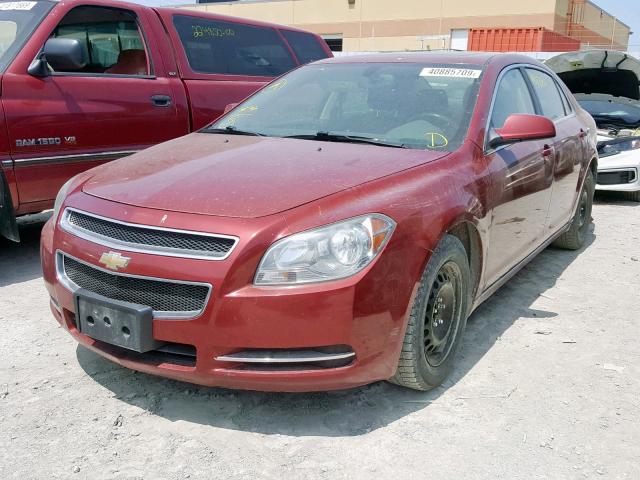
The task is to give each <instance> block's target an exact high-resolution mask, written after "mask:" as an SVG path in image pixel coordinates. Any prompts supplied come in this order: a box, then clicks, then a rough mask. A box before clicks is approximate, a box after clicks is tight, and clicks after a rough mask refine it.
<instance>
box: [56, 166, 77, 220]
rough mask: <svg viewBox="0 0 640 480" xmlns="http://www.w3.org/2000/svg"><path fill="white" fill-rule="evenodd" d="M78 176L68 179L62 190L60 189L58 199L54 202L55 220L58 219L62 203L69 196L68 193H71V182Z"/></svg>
mask: <svg viewBox="0 0 640 480" xmlns="http://www.w3.org/2000/svg"><path fill="white" fill-rule="evenodd" d="M75 178H76V177H72V178H70V179H69V180H67V181H66V182H65V183H64V185H62V187H60V190H58V195H56V201H55V203H54V204H53V222H54V223H55V222H57V221H58V214H59V213H60V208H61V207H62V203H63V202H64V200H65V199H66V198H67V194H68V193H69V187H71V183H72V182H73V181H74V180H75Z"/></svg>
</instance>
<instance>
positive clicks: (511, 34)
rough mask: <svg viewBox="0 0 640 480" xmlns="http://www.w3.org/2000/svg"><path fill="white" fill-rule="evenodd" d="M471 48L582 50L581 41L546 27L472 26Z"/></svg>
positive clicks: (471, 49)
mask: <svg viewBox="0 0 640 480" xmlns="http://www.w3.org/2000/svg"><path fill="white" fill-rule="evenodd" d="M469 50H470V51H478V52H567V51H573V50H580V41H579V40H576V39H574V38H571V37H567V36H565V35H561V34H559V33H557V32H553V31H551V30H547V29H546V28H544V27H532V28H472V29H471V30H470V31H469Z"/></svg>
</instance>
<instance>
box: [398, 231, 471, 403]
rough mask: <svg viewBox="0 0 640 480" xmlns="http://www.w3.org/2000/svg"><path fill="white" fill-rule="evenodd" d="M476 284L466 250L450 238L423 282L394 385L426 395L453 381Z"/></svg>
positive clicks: (433, 257) (444, 241) (435, 255)
mask: <svg viewBox="0 0 640 480" xmlns="http://www.w3.org/2000/svg"><path fill="white" fill-rule="evenodd" d="M470 278H471V274H470V271H469V260H468V257H467V252H466V251H465V248H464V246H463V245H462V243H461V242H460V240H458V239H457V238H456V237H454V236H451V235H446V236H445V237H444V238H443V239H442V241H441V242H440V243H439V244H438V246H437V248H436V249H435V251H434V252H433V254H432V255H431V259H430V260H429V263H428V264H427V267H426V269H425V271H424V273H423V274H422V278H421V279H420V287H419V289H418V293H417V294H416V298H415V300H414V302H413V305H412V307H411V313H410V315H409V321H408V323H407V330H406V333H405V336H404V340H403V344H402V351H401V352H400V359H399V360H398V367H397V370H396V373H395V375H394V376H393V377H392V378H391V379H389V381H390V382H392V383H395V384H397V385H401V386H404V387H408V388H412V389H414V390H422V391H424V390H429V389H431V388H434V387H437V386H438V385H440V384H441V383H442V382H443V381H444V379H445V378H446V377H447V375H449V373H450V372H451V369H452V368H453V364H454V360H455V357H456V353H457V351H458V349H459V347H460V343H461V339H462V336H463V333H464V329H465V326H466V324H467V316H468V312H469V300H470V295H469V292H470V285H469V283H470Z"/></svg>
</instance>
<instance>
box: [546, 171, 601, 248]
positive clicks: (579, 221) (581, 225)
mask: <svg viewBox="0 0 640 480" xmlns="http://www.w3.org/2000/svg"><path fill="white" fill-rule="evenodd" d="M594 192H595V182H594V181H593V173H591V171H590V170H589V171H588V172H587V178H585V180H584V185H583V186H582V190H581V191H580V198H579V200H578V208H577V210H576V213H575V215H574V216H573V221H572V222H571V227H570V228H569V230H567V231H566V232H564V233H563V234H562V235H560V236H559V237H558V238H557V239H556V240H555V241H554V242H553V246H554V247H558V248H564V249H566V250H578V249H580V248H582V245H584V240H585V238H586V237H587V233H588V231H589V225H590V224H591V210H592V209H593V194H594Z"/></svg>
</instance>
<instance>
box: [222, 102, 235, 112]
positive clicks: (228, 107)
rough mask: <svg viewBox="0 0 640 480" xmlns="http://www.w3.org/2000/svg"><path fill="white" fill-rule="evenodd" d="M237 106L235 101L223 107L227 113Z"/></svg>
mask: <svg viewBox="0 0 640 480" xmlns="http://www.w3.org/2000/svg"><path fill="white" fill-rule="evenodd" d="M237 106H238V104H237V103H230V104H228V105H227V106H226V107H224V113H229V112H230V111H231V110H233V109H234V108H236V107H237Z"/></svg>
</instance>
